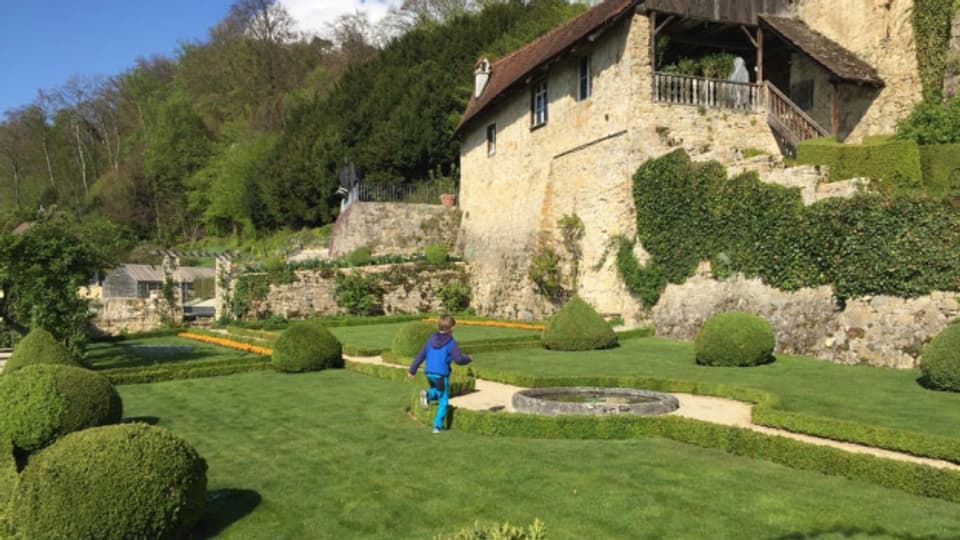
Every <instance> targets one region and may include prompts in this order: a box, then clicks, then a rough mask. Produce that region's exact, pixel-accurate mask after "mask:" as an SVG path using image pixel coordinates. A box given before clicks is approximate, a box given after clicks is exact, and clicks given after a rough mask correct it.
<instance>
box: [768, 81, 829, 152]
mask: <svg viewBox="0 0 960 540" xmlns="http://www.w3.org/2000/svg"><path fill="white" fill-rule="evenodd" d="M766 87H767V121H768V122H769V123H770V126H771V127H772V128H773V129H774V130H776V131H778V132H779V133H780V135H781V136H783V137H784V138H785V139H786V140H787V142H789V143H790V144H791V145H792V146H793V147H794V148H796V146H797V145H798V144H800V143H801V142H803V141H805V140H807V139H815V138H817V137H826V136H827V135H830V132H829V131H827V130H826V129H824V128H823V126H821V125H820V124H818V123H817V121H816V120H814V119H813V118H810V115H808V114H807V113H805V112H803V109H801V108H800V107H798V106H797V104H796V103H794V102H793V101H791V100H790V98H788V97H787V96H785V95H784V94H783V92H781V91H780V89H779V88H777V87H776V86H774V85H772V84H770V82H769V81H767V83H766Z"/></svg>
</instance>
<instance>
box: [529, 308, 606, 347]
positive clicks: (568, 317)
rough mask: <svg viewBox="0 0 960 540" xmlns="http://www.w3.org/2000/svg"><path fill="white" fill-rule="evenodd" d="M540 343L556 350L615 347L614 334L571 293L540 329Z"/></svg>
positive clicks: (591, 309)
mask: <svg viewBox="0 0 960 540" xmlns="http://www.w3.org/2000/svg"><path fill="white" fill-rule="evenodd" d="M541 339H542V341H543V346H544V347H546V348H548V349H553V350H557V351H590V350H594V349H609V348H610V347H616V346H617V334H615V333H614V332H613V328H611V327H610V324H609V323H608V322H607V321H605V320H603V317H601V316H600V314H599V313H597V311H596V310H595V309H593V308H592V307H590V304H588V303H586V302H584V301H583V300H582V299H581V298H580V297H579V296H574V297H573V298H571V299H570V300H569V301H567V303H566V304H564V306H563V307H562V308H560V311H558V312H557V314H556V315H554V316H553V317H552V318H551V319H550V320H549V321H547V326H546V328H544V330H543V336H542V338H541Z"/></svg>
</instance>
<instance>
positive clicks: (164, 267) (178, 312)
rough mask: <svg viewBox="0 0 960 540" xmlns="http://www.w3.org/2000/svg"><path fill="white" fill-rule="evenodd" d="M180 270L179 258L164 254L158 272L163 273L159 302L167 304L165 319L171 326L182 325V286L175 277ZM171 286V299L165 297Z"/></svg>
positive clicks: (172, 254)
mask: <svg viewBox="0 0 960 540" xmlns="http://www.w3.org/2000/svg"><path fill="white" fill-rule="evenodd" d="M179 269H180V257H179V256H178V255H176V254H175V253H164V254H163V261H162V262H161V263H160V270H161V271H162V272H163V280H164V283H163V288H162V289H161V292H162V293H163V294H162V295H161V302H163V303H165V304H167V305H166V306H164V307H165V309H166V312H167V313H166V318H167V319H168V322H169V323H170V324H172V325H179V324H182V323H183V284H182V283H181V282H180V279H179V277H178V276H177V270H179ZM168 283H169V284H172V286H173V298H168V297H167V293H166V290H167V287H168V286H169V285H168Z"/></svg>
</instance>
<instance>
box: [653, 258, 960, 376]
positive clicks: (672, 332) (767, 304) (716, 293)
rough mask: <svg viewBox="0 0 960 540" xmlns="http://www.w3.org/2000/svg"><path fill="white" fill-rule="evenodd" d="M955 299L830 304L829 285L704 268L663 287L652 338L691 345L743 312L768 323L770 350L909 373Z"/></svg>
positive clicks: (947, 295)
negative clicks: (775, 282) (716, 275)
mask: <svg viewBox="0 0 960 540" xmlns="http://www.w3.org/2000/svg"><path fill="white" fill-rule="evenodd" d="M957 300H958V294H957V293H954V292H934V293H932V294H930V295H927V296H921V297H919V298H912V299H903V298H897V297H891V296H874V297H864V298H858V299H853V300H848V301H847V302H846V305H845V306H837V305H836V304H835V303H834V298H833V291H832V289H831V288H830V287H818V288H815V289H812V288H808V289H800V290H798V291H794V292H785V291H781V290H778V289H775V288H772V287H769V286H767V285H765V284H763V282H762V281H760V280H759V279H745V278H744V277H743V276H739V275H738V276H734V277H732V278H729V279H726V280H722V281H718V280H715V279H712V278H711V277H710V273H709V266H708V265H702V266H701V269H700V271H699V272H698V274H697V276H695V277H693V278H691V279H689V280H687V282H686V283H684V284H683V285H668V286H667V288H666V290H665V291H664V293H663V295H662V296H661V297H660V301H659V302H657V305H656V306H655V307H654V308H653V324H654V327H655V328H656V333H657V335H658V336H664V337H670V338H675V339H686V340H689V339H693V337H694V336H695V335H696V332H697V329H699V328H700V325H701V324H703V322H704V321H705V320H706V319H707V318H708V317H710V316H711V315H713V314H715V313H720V312H723V311H729V310H742V311H748V312H751V313H755V314H757V315H759V316H761V317H763V318H764V319H766V320H768V321H770V324H771V325H772V326H773V328H774V333H775V334H776V338H777V352H780V353H785V354H803V355H807V356H814V357H817V358H821V359H823V360H829V361H831V362H838V363H843V364H869V365H873V366H884V367H895V368H914V367H918V365H919V355H920V351H921V350H922V348H923V345H924V344H925V343H927V342H928V341H930V339H932V338H933V337H934V336H935V335H937V334H938V333H939V332H940V331H941V330H943V329H944V328H945V327H946V326H947V324H948V323H949V322H950V321H952V320H954V319H956V318H957V315H958V313H960V307H958V303H957Z"/></svg>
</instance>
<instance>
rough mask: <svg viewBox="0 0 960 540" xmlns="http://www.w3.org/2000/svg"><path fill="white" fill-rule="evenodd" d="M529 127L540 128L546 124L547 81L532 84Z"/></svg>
mask: <svg viewBox="0 0 960 540" xmlns="http://www.w3.org/2000/svg"><path fill="white" fill-rule="evenodd" d="M531 98H532V99H531V106H530V113H531V117H530V127H534V128H536V127H540V126H542V125H545V124H546V123H547V81H540V82H537V83H534V85H533V94H532V95H531Z"/></svg>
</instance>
